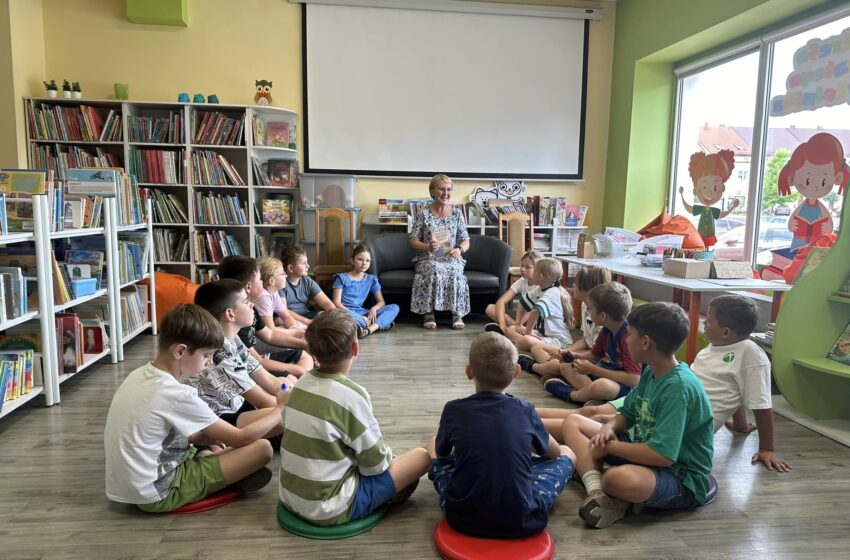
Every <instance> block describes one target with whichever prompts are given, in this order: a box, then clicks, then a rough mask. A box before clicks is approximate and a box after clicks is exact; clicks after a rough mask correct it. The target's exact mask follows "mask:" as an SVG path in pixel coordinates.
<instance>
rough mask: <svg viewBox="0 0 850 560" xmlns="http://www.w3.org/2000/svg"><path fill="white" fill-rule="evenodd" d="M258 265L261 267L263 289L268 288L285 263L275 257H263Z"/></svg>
mask: <svg viewBox="0 0 850 560" xmlns="http://www.w3.org/2000/svg"><path fill="white" fill-rule="evenodd" d="M257 264H258V265H260V280H261V281H262V282H263V287H264V288H268V287H269V282H271V279H272V278H274V277H275V272H277V269H278V268H283V262H281V260H280V259H277V258H275V257H263V258H262V259H260V260H259V261H257Z"/></svg>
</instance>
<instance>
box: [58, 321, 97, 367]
mask: <svg viewBox="0 0 850 560" xmlns="http://www.w3.org/2000/svg"><path fill="white" fill-rule="evenodd" d="M79 311H80V310H78V312H79ZM83 311H85V310H83ZM56 341H57V345H56V346H57V348H56V349H57V353H58V356H57V362H56V363H57V365H58V369H59V375H67V374H71V373H76V372H77V371H79V369H80V367H81V366H82V365H83V363H85V361H86V355H87V354H88V355H93V354H100V353H102V352H103V351H104V350H106V349H107V348H109V339H108V337H107V336H106V334H105V331H104V322H103V319H101V318H98V317H93V318H85V317H81V316H80V313H59V314H57V315H56Z"/></svg>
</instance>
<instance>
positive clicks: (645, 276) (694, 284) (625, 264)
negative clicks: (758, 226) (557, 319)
mask: <svg viewBox="0 0 850 560" xmlns="http://www.w3.org/2000/svg"><path fill="white" fill-rule="evenodd" d="M560 260H561V261H562V262H563V264H564V268H565V270H564V275H565V276H566V272H567V270H566V268H567V267H568V266H569V265H570V264H575V265H579V266H589V265H596V266H604V267H605V268H607V269H608V270H610V271H611V275H612V276H613V277H614V279H615V280H617V281H618V282H621V283H623V284H625V283H626V279H627V278H636V279H638V280H644V281H646V282H651V283H653V284H658V285H661V286H667V287H670V288H673V302H674V303H677V304H679V305H681V306H682V308H684V309H685V310H686V311H687V313H688V319H689V320H690V323H691V326H690V331H689V332H688V340H687V346H686V347H685V357H686V359H687V361H688V363H692V362H693V361H694V358H696V355H697V336H698V334H699V311H700V298H701V294H702V293H703V292H749V291H756V290H769V291H772V292H773V301H772V305H771V309H770V320H771V321H776V315H777V314H778V313H779V308H780V307H781V305H782V296H783V295H784V293H785V292H787V291H788V290H790V289H791V285H790V284H786V283H784V282H778V281H773V280H757V279H755V278H745V279H734V280H733V279H723V278H706V279H697V278H678V277H676V276H668V275H667V274H664V271H663V270H661V268H654V267H649V266H643V265H641V264H640V262H638V261H637V260H635V259H632V258H616V259H582V258H578V257H561V258H560Z"/></svg>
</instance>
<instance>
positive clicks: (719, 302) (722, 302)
mask: <svg viewBox="0 0 850 560" xmlns="http://www.w3.org/2000/svg"><path fill="white" fill-rule="evenodd" d="M708 307H709V309H711V310H712V311H714V318H715V319H716V320H717V324H718V325H720V326H721V327H726V328H728V329H731V330H732V331H733V332H734V333H735V334H737V335H738V336H741V337H747V336H750V333H751V332H753V329H755V328H756V325H757V324H758V322H759V312H758V307H756V302H754V301H753V300H752V299H751V298H748V297H746V296H741V295H735V294H729V295H723V296H717V297H716V298H714V299H713V300H711V303H710V304H708Z"/></svg>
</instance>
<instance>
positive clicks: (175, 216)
mask: <svg viewBox="0 0 850 560" xmlns="http://www.w3.org/2000/svg"><path fill="white" fill-rule="evenodd" d="M147 196H151V197H152V199H153V221H154V223H162V224H185V223H186V222H188V221H189V215H188V214H187V213H186V206H185V205H184V204H183V201H181V200H180V199H179V198H177V196H176V195H174V194H172V193H166V192H163V191H160V190H157V189H148V190H147Z"/></svg>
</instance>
